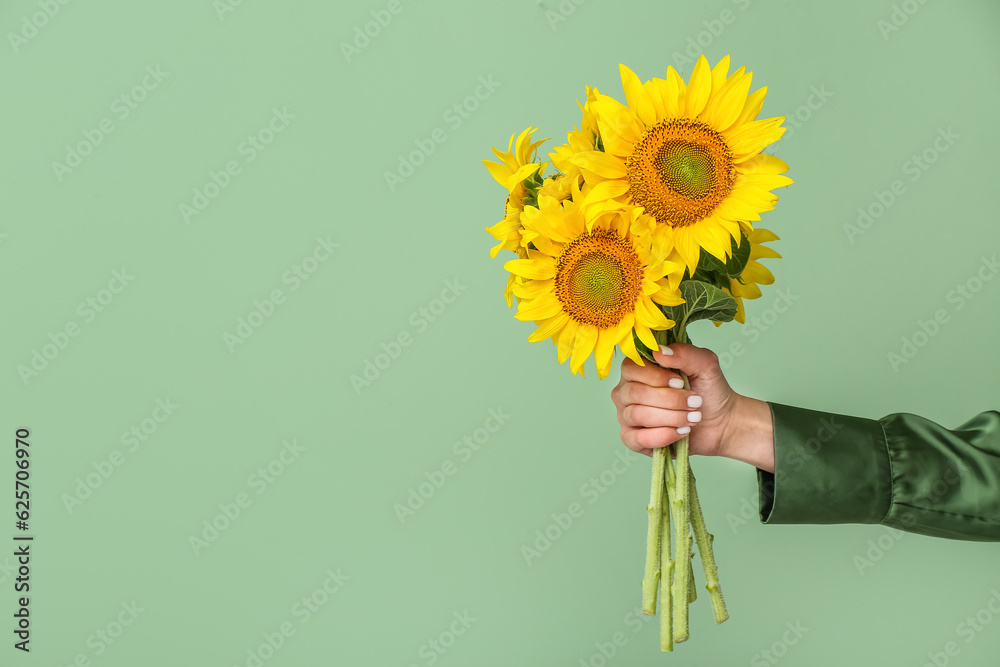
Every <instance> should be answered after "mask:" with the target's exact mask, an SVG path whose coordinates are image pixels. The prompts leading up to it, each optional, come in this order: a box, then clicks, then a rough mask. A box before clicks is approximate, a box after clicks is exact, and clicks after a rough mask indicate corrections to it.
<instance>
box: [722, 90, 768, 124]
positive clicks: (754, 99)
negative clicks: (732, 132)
mask: <svg viewBox="0 0 1000 667" xmlns="http://www.w3.org/2000/svg"><path fill="white" fill-rule="evenodd" d="M765 95H767V86H764V87H762V88H758V89H757V90H755V91H754V92H753V93H752V94H751V95H750V97H748V98H747V101H746V102H745V103H744V104H743V111H741V112H740V115H739V116H737V117H736V120H735V121H734V122H733V124H732V125H731V126H730V128H731V129H735V128H738V127H739V126H740V125H743V124H744V123H749V122H751V121H752V120H754V119H755V118H757V114H759V113H760V108H761V107H762V106H763V105H764V96H765Z"/></svg>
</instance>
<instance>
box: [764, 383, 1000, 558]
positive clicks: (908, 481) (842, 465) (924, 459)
mask: <svg viewBox="0 0 1000 667" xmlns="http://www.w3.org/2000/svg"><path fill="white" fill-rule="evenodd" d="M769 405H770V406H771V417H772V419H773V424H774V473H770V472H767V471H765V470H761V469H759V468H758V469H757V484H758V492H759V499H760V520H761V522H762V523H765V524H789V523H813V524H827V523H871V524H882V525H884V526H889V527H891V528H898V529H900V530H905V531H909V532H912V533H920V534H922V535H931V536H934V537H944V538H949V539H956V540H975V541H981V542H995V541H1000V412H997V411H995V410H990V411H986V412H982V413H980V414H978V415H976V416H975V417H973V418H972V419H970V420H969V421H967V422H965V423H964V424H962V425H961V426H959V427H958V428H955V429H946V428H944V427H942V426H940V425H938V424H936V423H934V422H932V421H930V420H929V419H925V418H923V417H919V416H917V415H913V414H909V413H896V414H891V415H887V416H885V417H883V418H881V419H877V420H876V419H864V418H861V417H849V416H846V415H837V414H832V413H827V412H818V411H815V410H807V409H805V408H797V407H793V406H789V405H782V404H780V403H769Z"/></svg>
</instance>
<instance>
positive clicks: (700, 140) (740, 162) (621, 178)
mask: <svg viewBox="0 0 1000 667" xmlns="http://www.w3.org/2000/svg"><path fill="white" fill-rule="evenodd" d="M620 69H621V76H622V86H623V88H624V89H625V98H626V101H627V105H623V104H621V103H620V102H618V101H617V100H615V99H613V98H611V97H608V96H607V95H602V94H599V93H598V94H595V96H594V100H593V101H590V102H588V106H589V108H590V110H591V111H592V113H593V115H594V118H595V120H596V123H597V127H598V131H599V134H600V140H601V146H600V148H603V150H581V151H578V152H576V153H575V154H574V155H573V156H572V157H571V158H569V159H571V160H572V162H573V163H574V164H576V165H577V166H578V167H580V169H581V170H582V171H583V173H584V176H585V178H586V179H587V182H588V183H590V184H592V185H593V186H594V187H593V189H592V190H591V191H590V194H589V195H588V200H587V208H588V215H594V214H596V213H597V212H599V211H601V210H607V208H609V207H611V206H616V205H618V204H619V203H621V202H625V203H629V204H633V205H636V206H641V207H643V209H644V210H645V212H646V213H648V214H650V215H652V216H653V217H654V218H655V219H656V221H657V222H658V223H660V224H661V225H663V226H665V227H669V228H670V229H671V230H672V235H673V245H674V248H675V251H676V253H677V258H678V260H679V261H681V262H683V263H684V264H685V265H686V266H687V267H688V269H689V271H690V273H692V274H693V273H694V270H695V267H696V266H697V265H698V257H699V254H700V252H699V249H700V248H705V250H706V251H708V252H710V253H711V254H712V255H714V256H715V257H718V258H719V259H722V260H725V258H726V257H728V255H729V253H730V250H731V242H730V238H735V239H739V234H740V226H739V222H741V221H744V222H749V221H753V220H760V213H762V212H764V211H769V210H771V209H772V208H774V203H775V202H776V201H777V200H778V197H777V195H774V194H772V193H771V190H773V189H774V188H777V187H781V186H784V185H788V184H790V183H791V182H792V180H791V179H790V178H788V177H787V176H782V175H781V174H782V173H783V172H785V171H787V170H788V165H786V164H785V163H784V162H783V161H781V160H779V159H778V158H776V157H773V156H770V155H766V154H762V153H761V152H760V151H761V150H763V149H764V148H765V147H766V146H768V144H770V143H772V142H773V141H776V140H777V139H778V138H780V137H781V135H782V134H783V133H784V131H785V128H783V127H781V123H782V121H784V117H776V118H767V119H762V120H755V119H756V117H757V114H758V113H759V112H760V109H761V105H762V104H763V101H764V96H765V94H766V93H767V88H766V87H764V88H760V89H759V90H757V91H755V92H754V93H753V94H750V95H748V92H749V90H750V82H751V78H752V74H753V73H752V72H746V71H745V68H742V67H741V68H740V69H739V70H737V71H736V72H734V73H733V74H732V75H731V76H729V74H728V72H729V56H726V57H725V58H723V59H722V60H721V61H719V63H718V64H717V65H716V66H715V68H714V69H712V68H710V67H709V64H708V61H707V60H705V57H704V56H701V57H700V58H699V59H698V62H697V64H696V65H695V67H694V71H693V72H692V74H691V79H690V81H689V82H688V83H686V84H685V82H684V80H683V79H681V77H680V75H679V74H678V73H677V72H676V71H675V70H674V69H673V68H672V67H668V68H667V78H666V79H657V78H654V79H651V80H649V81H647V82H646V83H642V82H641V81H640V80H639V78H638V77H637V76H636V75H635V73H633V72H632V70H630V69H629V68H628V67H626V66H625V65H621V66H620Z"/></svg>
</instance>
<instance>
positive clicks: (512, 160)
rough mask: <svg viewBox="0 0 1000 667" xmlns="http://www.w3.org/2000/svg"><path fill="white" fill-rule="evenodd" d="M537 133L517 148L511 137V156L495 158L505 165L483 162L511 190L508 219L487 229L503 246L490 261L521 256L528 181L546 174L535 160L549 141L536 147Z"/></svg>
mask: <svg viewBox="0 0 1000 667" xmlns="http://www.w3.org/2000/svg"><path fill="white" fill-rule="evenodd" d="M537 129H538V128H535V127H529V128H528V129H526V130H525V131H524V132H522V133H521V134H520V136H518V137H517V144H516V145H515V144H514V135H510V140H509V141H508V142H507V152H503V151H501V150H499V149H497V148H494V149H493V154H494V155H496V156H497V157H498V158H499V159H500V160H501V162H492V161H490V160H483V164H484V165H486V168H487V169H489V170H490V173H491V174H492V175H493V178H495V179H496V180H497V182H498V183H499V184H500V185H502V186H503V187H505V188H507V201H506V202H504V219H503V220H501V221H500V222H498V223H497V224H495V225H493V226H492V227H487V228H486V231H488V232H489V233H490V234H492V235H493V238H495V239H496V240H497V241H499V242H500V243H498V244H497V245H496V246H494V247H493V249H492V250H490V257H496V256H497V253H498V252H500V250H501V249H505V250H512V251H514V252H517V251H518V248H520V246H521V232H520V228H521V224H520V215H521V211H523V210H524V198H525V196H526V195H527V194H528V189H527V188H526V187H525V185H524V181H525V179H527V178H529V177H531V176H533V175H535V174H539V175H540V174H542V173H544V172H545V167H546V163H545V162H535V161H534V157H533V156H534V152H535V149H536V148H538V146H540V145H541V144H542V143H544V142H545V141H546V140H545V139H542V140H541V141H536V142H534V143H532V141H531V135H532V134H533V133H534V132H535V131H536V130H537ZM512 147H513V149H512ZM508 304H509V300H508Z"/></svg>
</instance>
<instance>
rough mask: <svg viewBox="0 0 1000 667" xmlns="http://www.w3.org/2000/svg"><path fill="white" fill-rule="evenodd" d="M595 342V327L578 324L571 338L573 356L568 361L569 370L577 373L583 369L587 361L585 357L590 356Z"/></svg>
mask: <svg viewBox="0 0 1000 667" xmlns="http://www.w3.org/2000/svg"><path fill="white" fill-rule="evenodd" d="M596 344H597V327H595V326H592V325H590V324H583V325H580V327H579V328H577V331H576V336H575V337H574V338H573V358H572V359H570V362H569V368H570V371H572V372H573V373H577V372H578V371H581V370H582V369H583V364H584V362H586V361H587V357H589V356H590V353H591V351H593V349H594V345H596Z"/></svg>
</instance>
